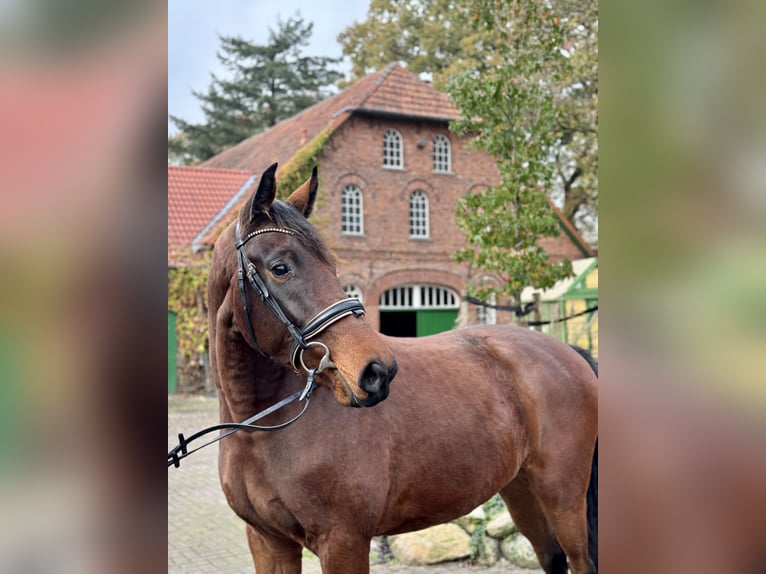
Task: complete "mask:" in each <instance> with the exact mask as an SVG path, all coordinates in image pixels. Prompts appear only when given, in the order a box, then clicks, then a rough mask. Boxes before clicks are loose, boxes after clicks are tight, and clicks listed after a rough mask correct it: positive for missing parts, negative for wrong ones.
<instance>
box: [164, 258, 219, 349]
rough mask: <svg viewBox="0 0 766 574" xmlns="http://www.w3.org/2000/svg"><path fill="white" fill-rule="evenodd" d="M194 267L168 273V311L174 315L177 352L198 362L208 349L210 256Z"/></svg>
mask: <svg viewBox="0 0 766 574" xmlns="http://www.w3.org/2000/svg"><path fill="white" fill-rule="evenodd" d="M203 258H204V261H203V262H200V263H198V264H195V265H188V266H182V267H175V268H171V269H168V310H169V311H173V312H175V313H176V329H177V341H178V350H179V352H180V354H181V356H182V357H183V358H184V359H185V360H186V361H187V362H197V361H199V359H200V358H201V357H202V355H203V354H204V353H205V352H206V349H207V339H208V337H207V276H208V271H209V269H210V255H209V254H206V255H204V256H203Z"/></svg>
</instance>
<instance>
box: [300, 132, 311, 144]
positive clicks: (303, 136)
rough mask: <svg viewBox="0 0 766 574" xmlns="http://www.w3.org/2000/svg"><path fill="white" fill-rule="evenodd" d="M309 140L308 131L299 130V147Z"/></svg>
mask: <svg viewBox="0 0 766 574" xmlns="http://www.w3.org/2000/svg"><path fill="white" fill-rule="evenodd" d="M308 139H309V131H308V130H307V129H306V128H303V129H302V130H301V145H303V144H305V143H306V142H307V141H308Z"/></svg>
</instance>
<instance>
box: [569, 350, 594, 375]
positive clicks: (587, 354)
mask: <svg viewBox="0 0 766 574" xmlns="http://www.w3.org/2000/svg"><path fill="white" fill-rule="evenodd" d="M569 346H570V347H572V348H573V349H574V350H575V351H576V352H577V354H578V355H580V356H581V357H582V358H583V359H585V360H586V361H587V363H588V364H589V365H590V368H591V369H593V372H594V373H596V377H598V362H597V361H596V359H594V358H593V355H591V354H590V351H589V350H588V349H583V348H582V347H578V346H577V345H569Z"/></svg>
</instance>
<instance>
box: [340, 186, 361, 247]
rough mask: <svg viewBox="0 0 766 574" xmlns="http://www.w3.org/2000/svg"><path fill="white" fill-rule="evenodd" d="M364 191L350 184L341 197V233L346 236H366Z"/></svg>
mask: <svg viewBox="0 0 766 574" xmlns="http://www.w3.org/2000/svg"><path fill="white" fill-rule="evenodd" d="M362 199H363V198H362V190H360V189H359V188H358V187H357V186H355V185H353V184H350V185H347V186H346V187H345V188H344V189H343V195H342V196H341V217H340V232H341V233H342V234H344V235H363V234H364V202H363V200H362Z"/></svg>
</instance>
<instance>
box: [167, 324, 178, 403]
mask: <svg viewBox="0 0 766 574" xmlns="http://www.w3.org/2000/svg"><path fill="white" fill-rule="evenodd" d="M175 392H176V314H175V313H173V312H172V311H168V393H175Z"/></svg>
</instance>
